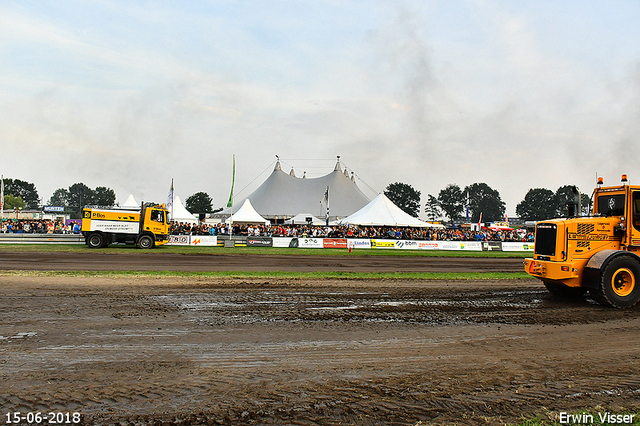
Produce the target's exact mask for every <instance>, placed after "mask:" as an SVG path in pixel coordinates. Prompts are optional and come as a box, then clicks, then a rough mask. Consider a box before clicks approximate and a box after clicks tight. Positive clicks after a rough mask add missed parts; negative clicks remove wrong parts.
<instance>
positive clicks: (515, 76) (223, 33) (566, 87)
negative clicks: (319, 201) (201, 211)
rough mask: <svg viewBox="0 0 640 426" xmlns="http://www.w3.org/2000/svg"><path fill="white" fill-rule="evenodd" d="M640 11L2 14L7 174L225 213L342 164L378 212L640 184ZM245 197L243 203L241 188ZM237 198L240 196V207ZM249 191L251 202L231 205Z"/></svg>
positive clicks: (0, 69)
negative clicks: (290, 175)
mask: <svg viewBox="0 0 640 426" xmlns="http://www.w3.org/2000/svg"><path fill="white" fill-rule="evenodd" d="M638 22H640V2H638V1H637V0H629V1H616V0H610V1H581V2H577V1H573V0H572V1H563V0H554V1H551V0H550V1H537V2H528V1H511V0H496V1H490V0H487V1H485V0H470V1H459V0H447V1H425V0H420V1H417V0H416V1H413V0H394V1H376V0H291V1H277V0H274V1H258V0H255V1H242V0H233V1H232V0H228V1H227V0H211V1H161V0H158V1H148V2H147V1H118V0H96V1H92V0H82V1H80V0H77V1H74V0H61V1H41V0H39V1H28V0H16V1H11V0H1V1H0V77H1V78H0V150H1V152H2V154H1V155H0V173H1V174H3V175H4V176H5V177H10V178H15V179H22V180H26V181H29V182H33V183H34V184H35V185H36V187H37V189H38V192H39V195H40V196H41V197H42V198H43V201H44V202H45V203H46V202H47V200H48V199H49V197H50V196H51V194H52V193H53V191H54V190H55V189H56V188H61V187H65V188H66V187H69V186H70V185H72V184H73V183H76V182H84V183H85V184H87V185H88V186H90V187H91V188H95V187H96V186H107V187H110V188H113V189H114V190H115V191H116V194H117V199H118V201H120V202H124V201H125V199H126V198H127V196H128V195H129V194H130V193H131V194H133V195H134V196H135V197H136V198H137V199H138V200H140V199H143V200H145V201H157V202H164V201H165V200H166V197H167V193H168V190H169V187H170V184H171V179H172V178H174V179H175V188H176V193H177V195H179V196H180V197H181V198H182V199H185V198H186V197H188V196H189V195H191V194H193V193H195V192H199V191H204V192H207V193H208V194H210V195H211V196H212V197H214V206H215V207H219V206H222V205H223V204H226V200H227V198H228V196H229V189H230V186H231V174H232V156H233V155H234V154H235V156H236V163H237V174H236V194H237V195H238V197H243V196H246V195H248V194H249V193H250V191H251V190H252V189H254V188H255V187H257V185H259V184H260V183H261V182H262V180H264V179H265V178H266V177H267V176H268V173H269V172H270V171H271V170H272V168H273V165H274V162H275V155H279V156H280V158H281V159H282V164H283V169H284V170H285V171H287V172H288V171H289V170H290V169H291V168H292V167H293V168H294V170H295V171H296V173H297V174H299V175H300V174H302V172H303V171H306V172H307V176H309V177H313V176H319V175H323V174H326V173H328V172H330V171H331V170H332V169H333V167H334V165H335V158H336V156H338V155H339V156H341V160H342V162H343V165H346V166H347V168H348V169H349V170H352V171H354V172H355V173H356V175H357V177H358V179H359V180H358V184H359V186H360V187H361V189H362V190H363V192H364V193H365V194H366V195H368V196H369V197H370V198H373V197H374V196H375V194H376V193H378V192H381V191H383V190H384V188H385V187H386V185H388V184H389V183H393V182H404V183H408V184H410V185H412V186H413V187H414V188H416V189H417V190H419V191H421V192H422V197H423V204H424V202H425V201H426V198H427V194H433V195H435V196H437V194H438V192H439V191H440V190H441V189H443V188H444V187H445V186H446V185H447V184H449V183H455V184H458V185H459V186H460V187H464V186H466V185H470V184H473V183H476V182H484V183H487V184H488V185H489V186H491V187H492V188H494V189H496V190H498V191H499V192H500V194H501V196H502V198H503V200H504V201H505V202H506V204H507V213H508V214H509V215H513V214H514V213H515V206H516V204H517V203H518V202H520V201H521V200H522V199H523V198H524V195H525V194H526V192H527V191H528V190H529V189H530V188H548V189H551V190H554V191H555V190H556V189H557V188H558V187H559V186H562V185H566V184H573V185H578V186H579V187H580V189H582V190H583V191H584V192H589V193H590V192H591V190H592V188H593V186H594V183H595V177H596V173H597V174H598V175H601V176H603V177H604V178H605V183H609V184H613V183H617V182H619V176H620V175H621V174H622V173H627V174H629V178H630V180H631V183H637V184H640V160H639V159H640V25H638ZM243 189H244V191H242V192H241V190H243ZM239 192H241V193H239ZM238 193H239V194H238Z"/></svg>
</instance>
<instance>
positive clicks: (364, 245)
mask: <svg viewBox="0 0 640 426" xmlns="http://www.w3.org/2000/svg"><path fill="white" fill-rule="evenodd" d="M347 247H351V248H354V249H370V248H371V240H370V239H368V238H367V239H356V238H349V239H348V240H347Z"/></svg>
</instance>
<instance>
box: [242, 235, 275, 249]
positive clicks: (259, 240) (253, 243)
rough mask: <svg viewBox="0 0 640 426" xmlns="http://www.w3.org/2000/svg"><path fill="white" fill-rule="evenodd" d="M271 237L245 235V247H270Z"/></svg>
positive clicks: (271, 244) (271, 243)
mask: <svg viewBox="0 0 640 426" xmlns="http://www.w3.org/2000/svg"><path fill="white" fill-rule="evenodd" d="M272 246H273V239H272V238H271V237H247V247H272Z"/></svg>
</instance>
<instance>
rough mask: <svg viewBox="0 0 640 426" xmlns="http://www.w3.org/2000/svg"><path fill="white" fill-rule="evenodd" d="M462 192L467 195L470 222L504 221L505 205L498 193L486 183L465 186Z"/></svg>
mask: <svg viewBox="0 0 640 426" xmlns="http://www.w3.org/2000/svg"><path fill="white" fill-rule="evenodd" d="M464 192H466V193H468V194H469V209H470V210H471V220H472V221H474V222H479V221H480V214H482V220H483V221H485V222H494V221H497V220H503V219H504V212H505V204H504V201H502V199H501V198H500V193H499V192H498V191H496V190H495V189H492V188H491V187H490V186H489V185H487V184H486V183H474V184H473V185H470V186H467V187H466V188H465V189H464Z"/></svg>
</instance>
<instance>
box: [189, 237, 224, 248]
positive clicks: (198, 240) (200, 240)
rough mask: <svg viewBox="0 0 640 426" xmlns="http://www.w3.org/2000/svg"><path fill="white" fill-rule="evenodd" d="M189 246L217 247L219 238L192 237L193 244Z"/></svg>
mask: <svg viewBox="0 0 640 426" xmlns="http://www.w3.org/2000/svg"><path fill="white" fill-rule="evenodd" d="M189 245H192V246H217V245H218V237H216V236H215V235H192V236H191V242H190V243H189Z"/></svg>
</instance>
